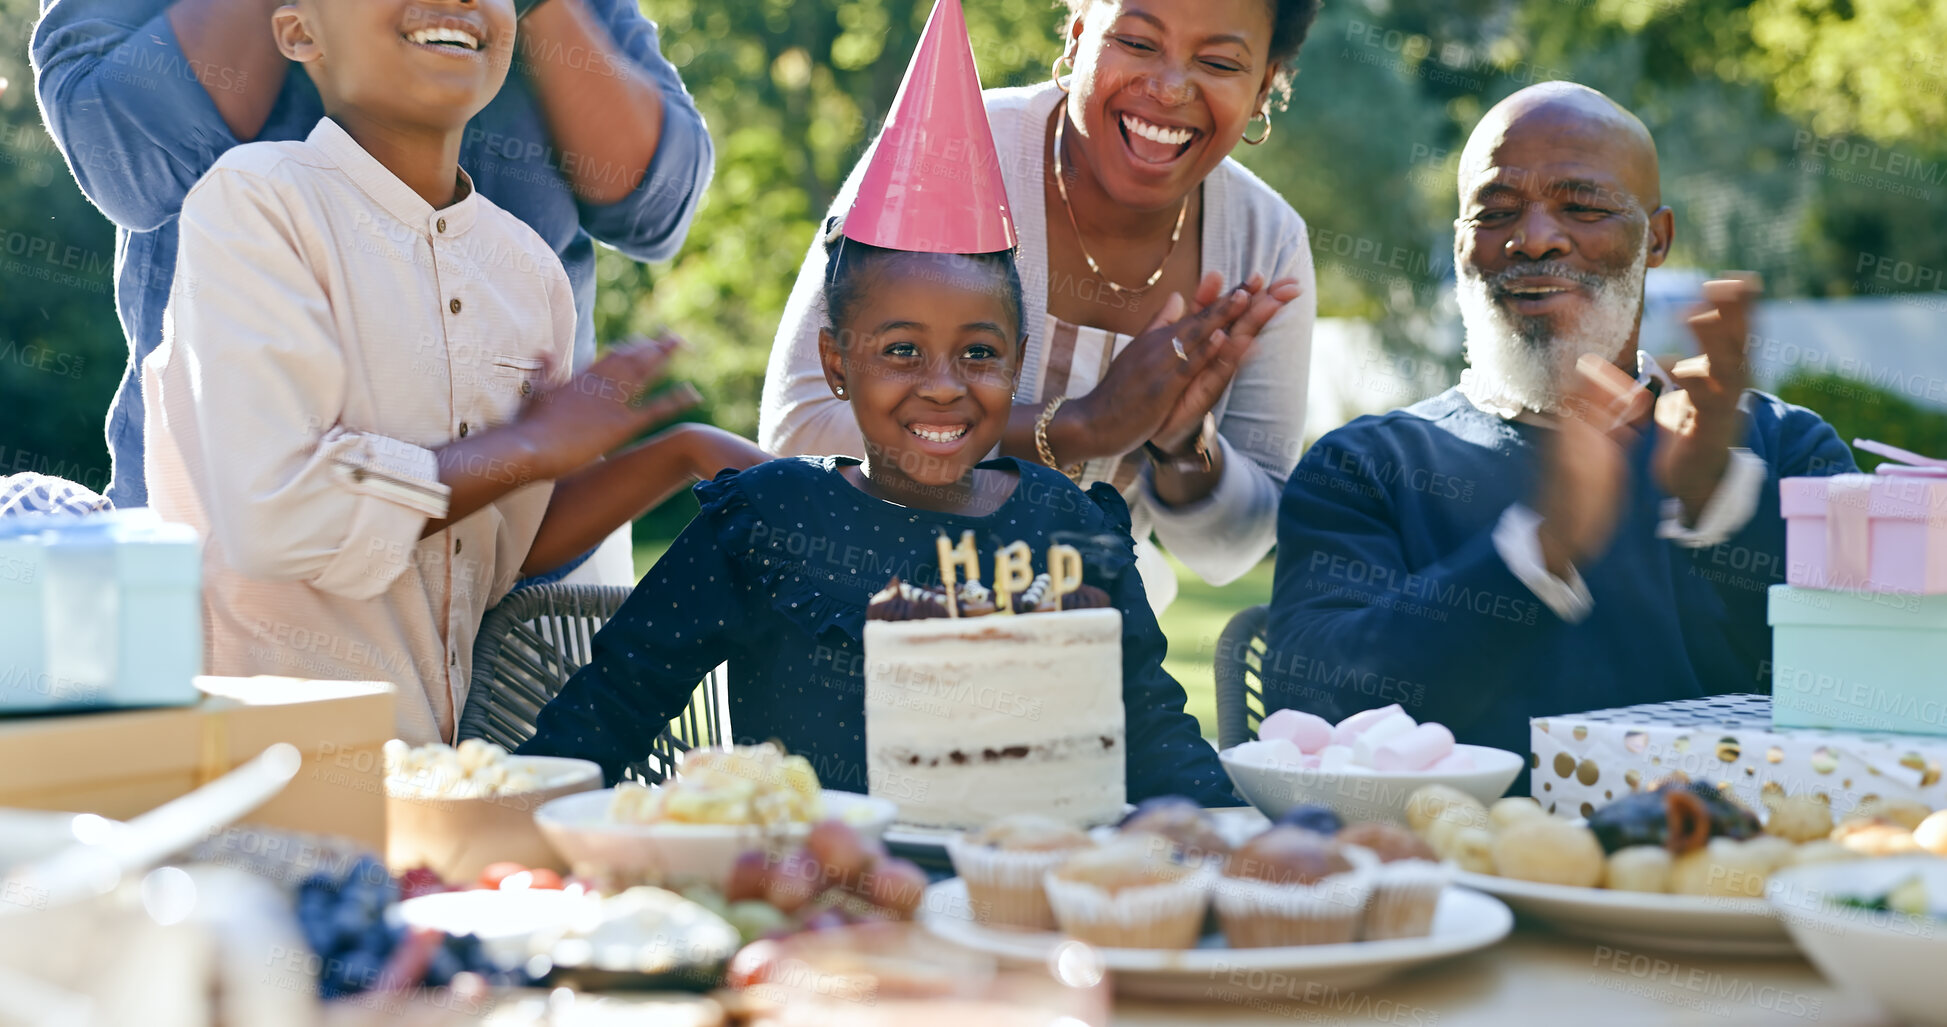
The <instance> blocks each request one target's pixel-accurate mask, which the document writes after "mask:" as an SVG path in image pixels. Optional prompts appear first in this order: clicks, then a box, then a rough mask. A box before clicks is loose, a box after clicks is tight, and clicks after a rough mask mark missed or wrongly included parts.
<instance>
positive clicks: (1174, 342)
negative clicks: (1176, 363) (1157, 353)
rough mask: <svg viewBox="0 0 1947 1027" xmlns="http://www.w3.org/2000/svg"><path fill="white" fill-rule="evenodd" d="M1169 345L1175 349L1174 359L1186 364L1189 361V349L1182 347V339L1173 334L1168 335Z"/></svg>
mask: <svg viewBox="0 0 1947 1027" xmlns="http://www.w3.org/2000/svg"><path fill="white" fill-rule="evenodd" d="M1170 347H1171V348H1172V349H1174V350H1176V359H1178V360H1181V361H1183V362H1184V363H1186V364H1187V363H1189V362H1190V351H1189V350H1186V349H1184V348H1183V340H1182V339H1179V338H1177V337H1176V336H1174V335H1172V336H1170Z"/></svg>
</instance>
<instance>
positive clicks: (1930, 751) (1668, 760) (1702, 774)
mask: <svg viewBox="0 0 1947 1027" xmlns="http://www.w3.org/2000/svg"><path fill="white" fill-rule="evenodd" d="M1529 738H1530V744H1531V747H1532V750H1533V751H1532V755H1531V756H1530V770H1529V788H1530V789H1531V793H1532V794H1533V795H1534V797H1535V798H1536V799H1537V800H1539V801H1540V802H1541V804H1542V806H1543V808H1545V809H1547V810H1548V811H1549V812H1551V813H1554V814H1555V815H1556V816H1559V817H1567V818H1574V817H1582V816H1587V815H1589V814H1590V813H1592V812H1594V811H1595V810H1597V809H1600V808H1602V807H1603V806H1606V805H1608V804H1609V803H1610V802H1612V801H1614V800H1616V799H1619V798H1621V797H1623V796H1625V795H1628V794H1629V793H1631V792H1637V791H1645V790H1647V789H1648V788H1650V787H1651V786H1653V785H1654V784H1655V782H1656V781H1658V780H1659V779H1661V778H1664V777H1667V776H1669V775H1671V774H1673V773H1676V772H1682V773H1683V774H1685V775H1687V776H1688V777H1690V778H1691V779H1692V780H1703V781H1708V782H1710V783H1711V784H1714V785H1717V786H1718V787H1719V788H1721V789H1724V790H1727V791H1729V792H1732V793H1734V794H1735V795H1736V796H1737V798H1738V800H1739V801H1741V802H1743V803H1745V804H1746V805H1747V806H1749V807H1751V808H1752V809H1762V808H1764V807H1763V801H1764V796H1765V795H1767V794H1770V795H1777V794H1778V793H1780V792H1782V793H1784V794H1786V795H1807V794H1809V795H1812V796H1815V797H1818V798H1821V799H1824V800H1826V801H1827V802H1829V803H1830V804H1831V807H1832V814H1833V816H1834V817H1843V816H1845V815H1846V814H1848V813H1850V812H1852V811H1853V810H1854V809H1856V808H1857V807H1858V806H1859V805H1860V804H1861V803H1863V802H1865V801H1866V800H1868V799H1871V798H1875V797H1877V798H1880V799H1887V800H1894V799H1910V800H1917V801H1920V802H1924V803H1926V804H1927V805H1928V806H1930V807H1933V808H1936V809H1937V808H1940V807H1943V806H1947V783H1944V782H1943V781H1942V780H1941V767H1942V765H1943V764H1947V738H1928V737H1924V736H1919V735H1897V734H1876V733H1866V732H1855V731H1825V730H1811V729H1797V728H1793V729H1775V728H1773V727H1772V725H1771V697H1770V696H1764V695H1717V696H1710V697H1707V698H1703V699H1684V700H1680V701H1677V702H1668V703H1649V704H1645V705H1641V706H1625V707H1622V708H1620V709H1613V710H1596V711H1594V712H1592V713H1571V714H1565V715H1562V716H1555V717H1537V718H1534V719H1533V720H1531V721H1529Z"/></svg>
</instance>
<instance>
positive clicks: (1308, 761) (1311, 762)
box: [1298, 753, 1320, 770]
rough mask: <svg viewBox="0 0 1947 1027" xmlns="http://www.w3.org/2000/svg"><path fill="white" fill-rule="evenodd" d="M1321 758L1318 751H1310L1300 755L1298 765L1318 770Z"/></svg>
mask: <svg viewBox="0 0 1947 1027" xmlns="http://www.w3.org/2000/svg"><path fill="white" fill-rule="evenodd" d="M1319 759H1320V757H1319V755H1318V754H1317V753H1308V754H1306V755H1304V756H1300V757H1298V765H1299V766H1301V767H1303V768H1305V769H1306V770H1317V769H1318V761H1319Z"/></svg>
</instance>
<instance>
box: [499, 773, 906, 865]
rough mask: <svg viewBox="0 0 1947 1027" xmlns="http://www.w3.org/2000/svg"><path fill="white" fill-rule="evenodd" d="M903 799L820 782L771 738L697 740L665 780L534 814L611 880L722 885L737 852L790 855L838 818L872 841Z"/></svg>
mask: <svg viewBox="0 0 1947 1027" xmlns="http://www.w3.org/2000/svg"><path fill="white" fill-rule="evenodd" d="M897 809H898V807H897V806H896V805H895V804H893V803H892V802H890V801H888V800H886V799H879V798H873V797H870V796H865V795H857V794H854V793H851V792H838V791H831V790H828V789H824V788H821V787H820V786H819V784H818V778H817V775H816V774H814V773H812V771H811V767H810V765H809V764H808V763H806V762H805V760H804V758H803V757H801V756H787V755H785V754H784V753H783V751H782V750H780V749H778V748H777V747H776V746H774V745H768V744H767V745H758V746H741V747H737V748H735V749H730V750H697V751H696V752H694V753H693V754H691V755H689V756H688V757H686V759H685V760H684V763H683V776H682V777H680V778H677V779H676V780H675V781H674V782H672V783H670V784H667V785H641V784H634V783H626V782H625V783H623V784H621V785H617V786H616V787H614V788H606V789H601V790H598V791H589V792H580V793H577V794H574V795H568V796H564V797H562V798H560V799H556V800H554V801H552V802H549V803H548V804H547V805H545V806H542V807H541V808H540V809H538V810H536V811H535V812H534V822H535V824H536V825H537V826H538V827H539V828H540V831H541V833H542V834H543V835H545V836H546V838H547V840H548V841H549V842H550V843H551V844H552V845H553V846H554V848H555V849H556V850H557V851H559V852H560V853H561V855H562V857H563V858H564V859H565V860H566V861H567V863H568V864H569V868H570V869H571V870H572V872H574V873H575V874H577V875H579V876H582V877H586V878H589V879H591V880H595V881H601V882H604V883H607V884H611V885H614V884H621V885H628V884H659V885H665V886H670V887H677V888H682V887H687V886H689V885H692V884H705V885H710V886H712V887H715V888H718V889H719V890H721V889H723V888H725V887H726V886H727V885H728V884H729V882H730V878H731V874H732V870H733V868H734V866H735V864H736V862H737V859H738V857H739V856H740V855H742V854H744V853H747V852H756V853H759V854H760V855H763V854H770V855H773V856H781V855H783V851H784V850H785V849H786V848H789V847H793V846H795V845H796V844H798V843H802V842H803V841H804V839H805V837H806V836H807V835H808V834H810V832H811V830H812V828H813V826H814V825H815V824H817V823H818V822H820V821H824V820H837V821H840V822H842V823H844V824H845V825H847V826H848V827H850V828H852V829H853V830H855V831H857V832H858V833H859V834H860V835H861V836H863V837H865V838H867V839H869V840H872V841H874V842H875V843H876V842H877V841H878V840H879V839H880V837H881V836H882V835H883V833H884V832H885V830H886V828H887V827H888V825H890V824H891V823H892V820H893V817H894V815H895V814H896V812H897Z"/></svg>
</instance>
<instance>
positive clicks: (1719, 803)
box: [1407, 776, 1930, 956]
mask: <svg viewBox="0 0 1947 1027" xmlns="http://www.w3.org/2000/svg"><path fill="white" fill-rule="evenodd" d="M1407 815H1408V823H1409V825H1410V826H1411V827H1412V828H1413V830H1414V831H1415V832H1416V833H1418V834H1419V835H1420V836H1421V837H1422V838H1423V839H1424V840H1426V842H1427V843H1428V845H1429V846H1430V847H1431V848H1433V849H1434V850H1435V852H1437V853H1438V854H1439V855H1440V856H1441V857H1442V858H1443V859H1445V860H1446V861H1447V862H1449V863H1451V864H1452V865H1454V866H1455V867H1456V868H1457V871H1458V872H1457V873H1456V876H1455V881H1456V882H1457V883H1459V884H1462V885H1465V886H1467V887H1469V888H1474V889H1478V890H1479V891H1482V892H1486V893H1488V894H1491V895H1494V896H1496V897H1498V898H1500V899H1502V900H1503V901H1505V902H1506V903H1507V904H1508V905H1509V906H1511V907H1513V909H1514V910H1515V912H1517V913H1519V914H1521V915H1523V916H1526V917H1531V918H1533V919H1535V920H1538V921H1541V922H1543V923H1545V924H1547V925H1549V926H1550V927H1553V928H1555V929H1556V930H1559V931H1561V932H1563V933H1565V934H1572V935H1576V936H1578V937H1583V938H1590V939H1593V940H1596V941H1601V942H1605V943H1607V944H1612V945H1616V946H1620V947H1627V948H1657V949H1664V950H1669V951H1678V952H1694V953H1700V954H1708V955H1745V956H1785V955H1792V954H1794V953H1796V952H1797V951H1798V948H1799V946H1798V945H1797V944H1795V943H1794V942H1793V939H1792V935H1791V933H1790V932H1788V930H1787V926H1788V925H1787V924H1786V923H1785V922H1784V921H1783V920H1781V919H1780V918H1779V916H1778V915H1777V912H1776V910H1775V909H1774V907H1773V905H1772V904H1770V903H1767V902H1766V901H1765V899H1764V895H1765V889H1766V886H1767V883H1768V882H1769V881H1770V880H1771V878H1772V877H1773V875H1775V874H1781V873H1789V872H1792V871H1793V870H1794V869H1795V868H1804V867H1811V866H1822V865H1834V866H1842V867H1844V868H1845V869H1844V870H1842V871H1840V872H1841V873H1842V874H1850V873H1854V872H1856V871H1857V870H1858V869H1859V868H1860V867H1861V866H1863V865H1864V864H1862V863H1861V862H1860V861H1862V860H1869V859H1871V858H1872V857H1876V856H1885V855H1893V854H1898V853H1901V852H1913V851H1919V849H1920V848H1921V846H1920V843H1919V842H1916V841H1915V835H1916V832H1915V831H1914V828H1915V827H1916V826H1919V825H1921V824H1922V823H1923V818H1925V817H1926V816H1927V815H1928V811H1926V810H1924V809H1920V808H1917V807H1915V808H1907V804H1898V803H1877V804H1873V805H1869V806H1866V807H1864V808H1862V809H1861V810H1859V811H1856V812H1855V814H1854V815H1853V816H1851V817H1848V818H1846V819H1845V820H1843V821H1841V822H1839V823H1837V824H1835V823H1834V821H1833V818H1832V815H1831V812H1830V809H1829V808H1828V807H1827V805H1826V804H1825V803H1823V802H1820V801H1818V800H1816V799H1813V798H1810V797H1806V798H1789V797H1786V796H1783V795H1779V796H1776V797H1774V798H1773V800H1772V801H1771V802H1769V803H1768V804H1767V807H1766V811H1765V814H1764V816H1763V817H1760V816H1759V815H1758V814H1757V813H1756V812H1754V811H1752V810H1749V809H1746V808H1745V807H1743V806H1742V805H1740V804H1738V803H1737V802H1736V801H1735V800H1733V799H1732V798H1730V797H1729V796H1728V795H1726V794H1725V793H1723V792H1720V791H1719V790H1718V789H1717V788H1716V787H1714V786H1712V785H1710V784H1707V783H1704V782H1701V781H1689V780H1685V779H1683V778H1681V777H1674V776H1673V777H1672V778H1670V779H1667V780H1665V781H1663V782H1660V783H1656V784H1653V785H1651V786H1650V787H1649V788H1648V789H1647V790H1645V791H1642V792H1636V793H1632V794H1630V795H1626V796H1624V797H1622V798H1620V799H1618V800H1616V801H1614V802H1612V803H1610V804H1609V805H1607V806H1604V807H1602V808H1601V809H1597V810H1594V811H1592V813H1591V815H1590V816H1589V817H1587V818H1586V819H1583V820H1577V821H1568V820H1562V819H1559V818H1556V817H1553V816H1550V815H1548V814H1547V813H1546V812H1545V811H1543V810H1542V809H1541V807H1540V806H1539V805H1538V804H1537V803H1535V802H1534V801H1533V800H1532V799H1525V798H1510V799H1502V800H1500V801H1499V802H1496V803H1495V804H1494V805H1493V806H1492V807H1491V808H1490V807H1483V806H1481V805H1480V804H1479V803H1478V802H1476V801H1475V800H1473V799H1472V798H1471V797H1469V796H1466V795H1462V794H1460V793H1458V792H1454V791H1452V790H1448V789H1440V788H1428V789H1422V790H1421V791H1420V792H1418V793H1415V795H1414V796H1413V798H1412V800H1411V801H1410V802H1409V804H1408V809H1407ZM1920 836H1921V837H1923V838H1926V837H1930V835H1929V834H1928V833H1927V832H1920Z"/></svg>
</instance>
